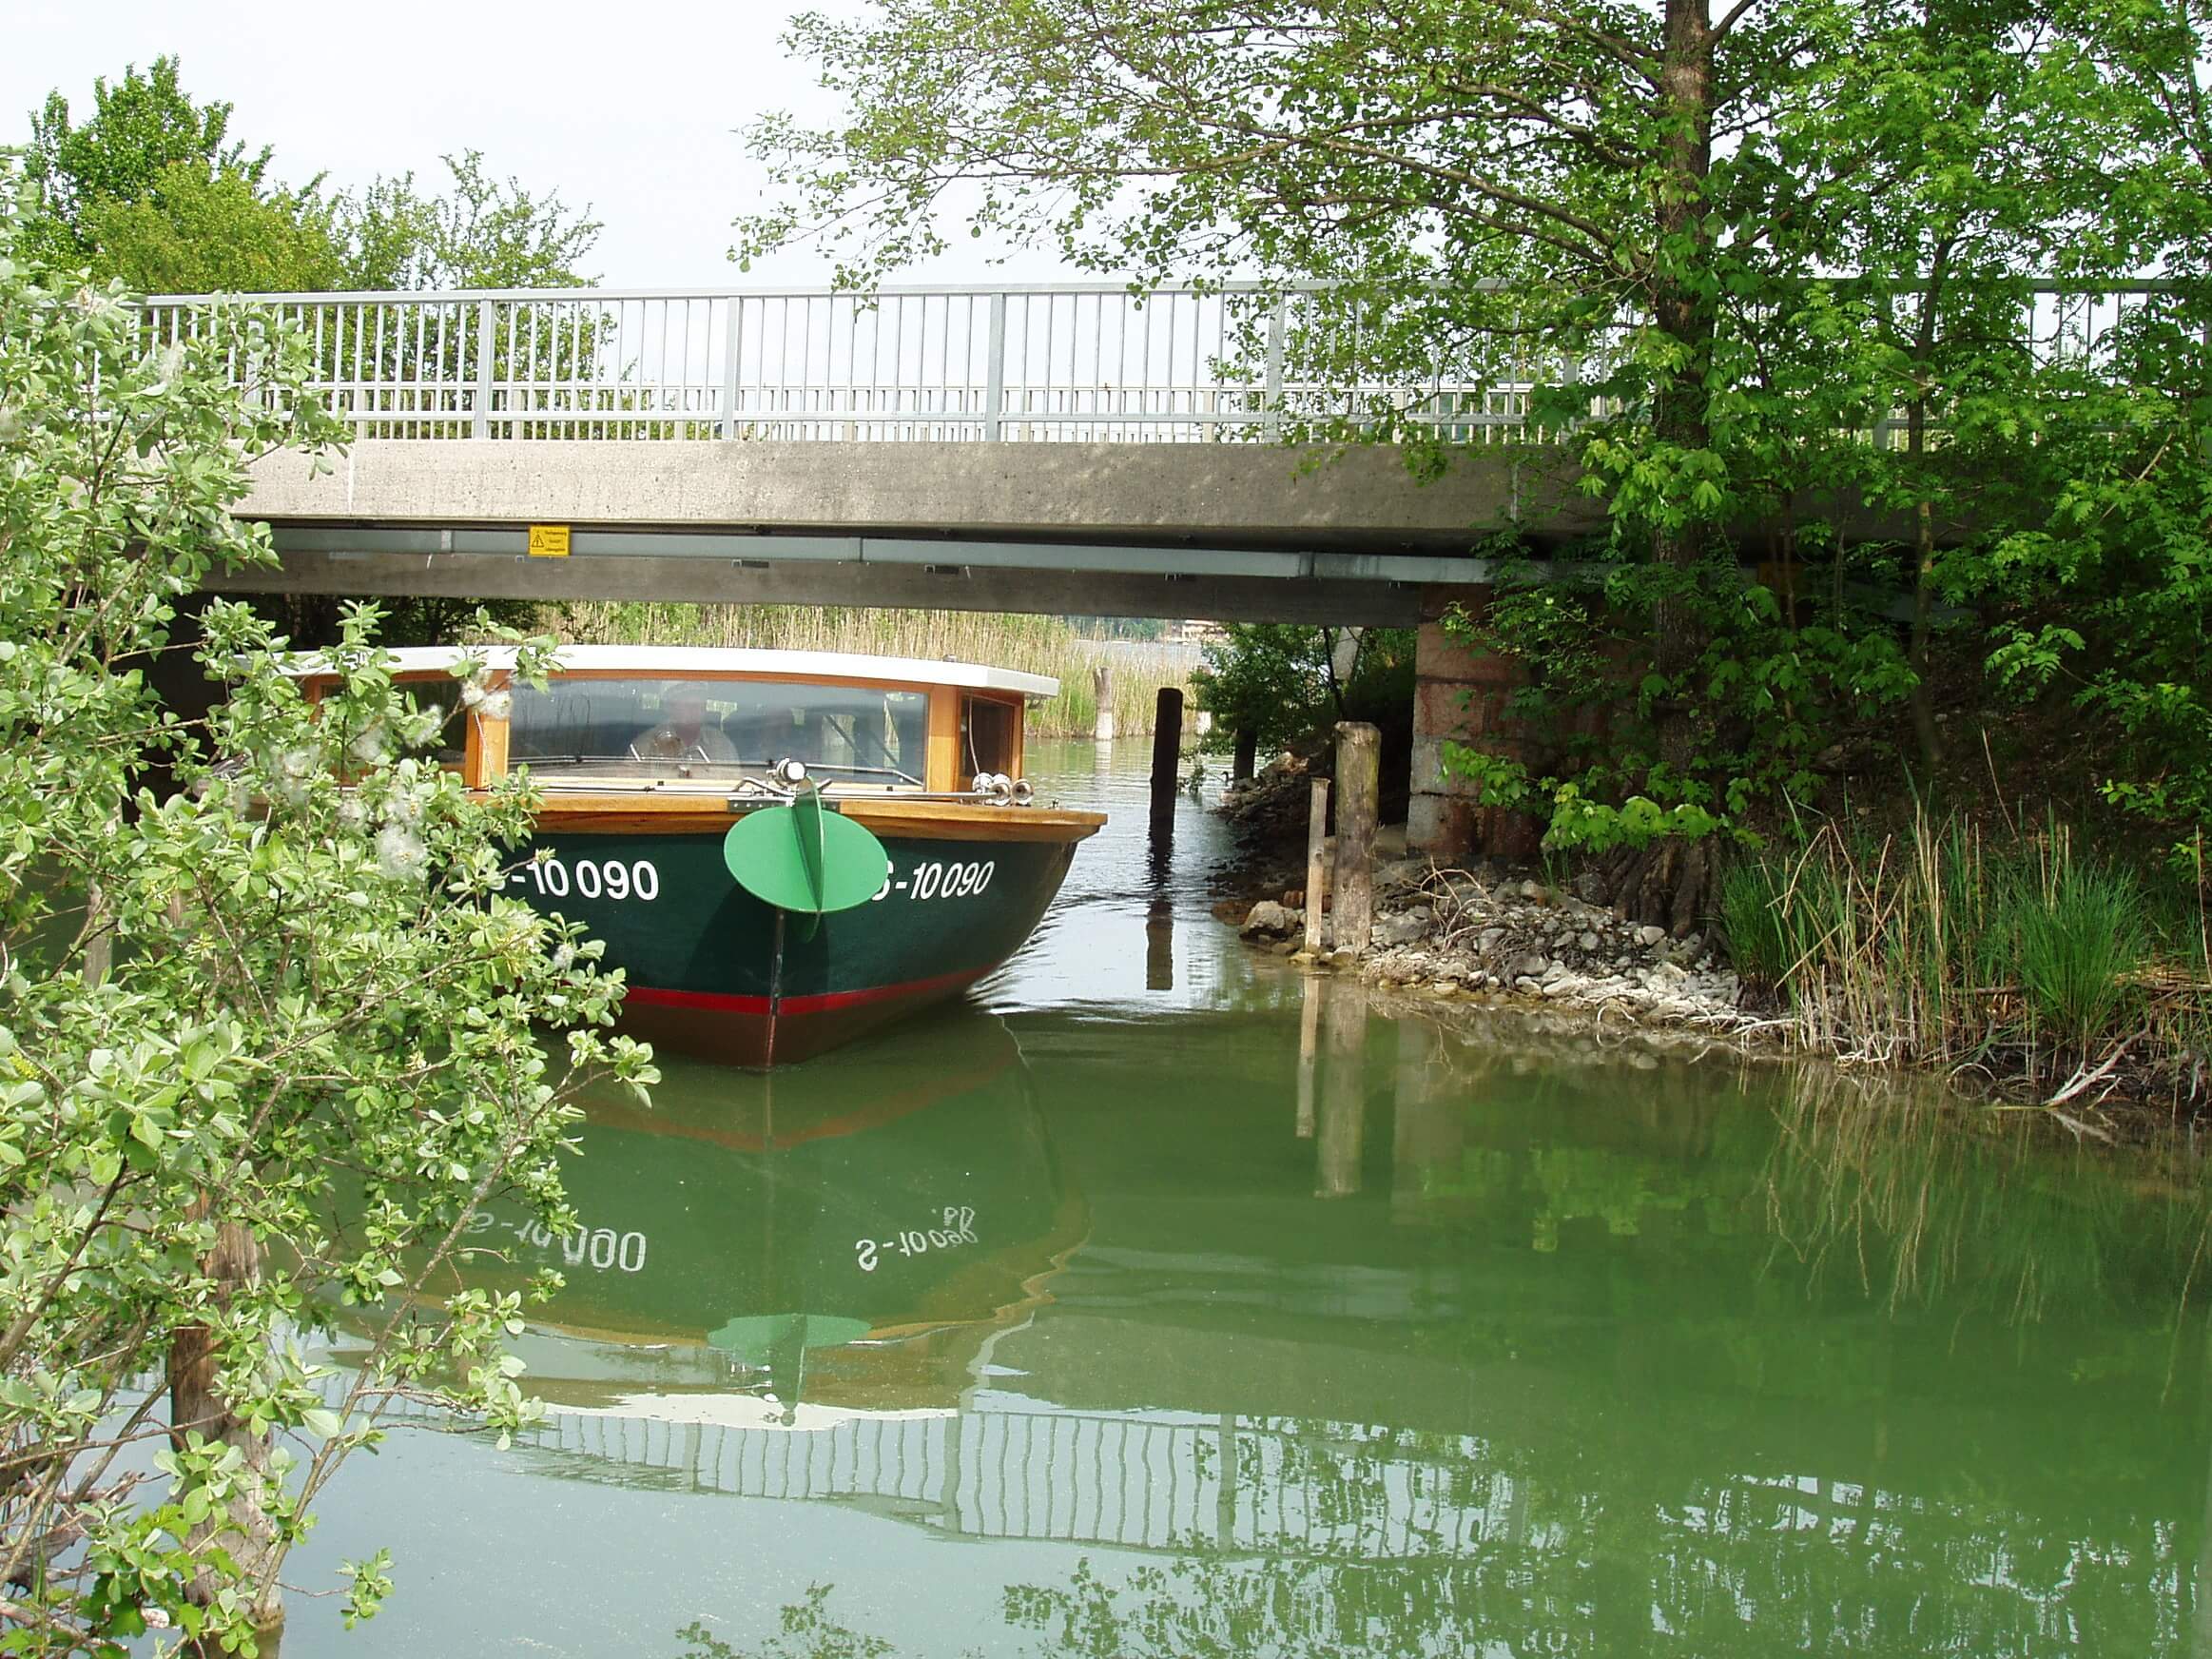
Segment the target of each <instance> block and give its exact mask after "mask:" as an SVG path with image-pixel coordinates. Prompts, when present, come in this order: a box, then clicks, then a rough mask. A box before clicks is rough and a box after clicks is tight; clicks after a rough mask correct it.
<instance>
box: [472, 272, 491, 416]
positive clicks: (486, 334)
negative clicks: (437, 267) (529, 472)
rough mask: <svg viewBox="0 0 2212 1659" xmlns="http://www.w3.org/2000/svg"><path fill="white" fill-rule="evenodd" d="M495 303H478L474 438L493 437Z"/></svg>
mask: <svg viewBox="0 0 2212 1659" xmlns="http://www.w3.org/2000/svg"><path fill="white" fill-rule="evenodd" d="M494 303H495V302H493V301H490V300H478V301H477V302H476V408H475V417H476V418H475V424H474V427H473V429H472V431H471V433H470V436H471V437H473V438H489V437H491V436H492V363H493V355H492V308H493V305H494Z"/></svg>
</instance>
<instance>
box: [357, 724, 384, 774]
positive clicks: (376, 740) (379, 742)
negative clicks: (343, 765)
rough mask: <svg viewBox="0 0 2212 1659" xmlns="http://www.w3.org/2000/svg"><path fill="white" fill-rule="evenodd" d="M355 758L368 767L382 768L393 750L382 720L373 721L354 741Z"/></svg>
mask: <svg viewBox="0 0 2212 1659" xmlns="http://www.w3.org/2000/svg"><path fill="white" fill-rule="evenodd" d="M351 747H352V751H353V757H354V758H355V759H356V760H358V761H360V762H362V763H363V764H364V765H367V766H381V765H383V764H384V761H385V759H386V757H387V756H388V755H389V754H390V752H391V749H390V745H389V742H388V740H387V738H386V736H385V732H384V723H383V722H382V721H381V720H372V721H370V722H369V724H368V726H367V727H366V728H364V729H363V730H362V732H361V734H360V735H359V737H356V738H355V739H354V740H353V744H352V746H351Z"/></svg>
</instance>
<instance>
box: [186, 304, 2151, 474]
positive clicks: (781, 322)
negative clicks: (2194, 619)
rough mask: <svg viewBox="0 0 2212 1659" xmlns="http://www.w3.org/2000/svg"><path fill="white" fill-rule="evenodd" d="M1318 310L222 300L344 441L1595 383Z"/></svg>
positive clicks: (742, 433)
mask: <svg viewBox="0 0 2212 1659" xmlns="http://www.w3.org/2000/svg"><path fill="white" fill-rule="evenodd" d="M2156 291H2157V290H2156V289H2155V287H2154V285H2153V284H2149V283H2134V284H2116V285H2115V286H2114V287H2113V289H2112V290H2111V291H2109V292H2098V293H2083V292H2079V291H2074V290H2068V289H2066V288H2063V287H2061V286H2060V285H2057V284H2042V285H2039V287H2038V289H2037V291H2036V297H2035V301H2034V303H2033V306H2032V307H2031V314H2030V315H2029V316H2028V318H2026V319H2024V320H2023V329H2022V337H2023V340H2024V342H2025V343H2026V344H2027V345H2028V348H2029V349H2032V350H2034V351H2037V352H2039V353H2049V352H2069V353H2070V352H2079V353H2093V352H2095V351H2096V350H2098V349H2099V342H2102V341H2104V340H2105V338H2106V337H2107V336H2108V334H2109V332H2110V330H2111V328H2112V326H2113V324H2114V323H2116V322H2118V321H2120V319H2121V318H2122V317H2123V316H2124V315H2125V312H2126V311H2127V309H2128V308H2129V307H2130V306H2131V305H2133V304H2135V303H2139V302H2140V300H2141V299H2142V298H2143V297H2144V296H2145V295H2148V294H2150V293H2153V292H2156ZM1323 292H1324V290H1323V289H1322V288H1320V287H1319V286H1318V285H1312V284H1308V285H1304V286H1298V285H1292V286H1290V287H1271V288H1263V287H1260V286H1257V285H1252V284H1229V285H1225V286H1213V287H1206V288H1198V287H1167V288H1156V289H1153V290H1150V291H1147V292H1144V293H1141V294H1140V293H1133V292H1132V291H1131V290H1130V289H1128V288H1127V287H1126V286H1119V285H1116V284H1113V283H1054V284H1044V285H1037V286H1028V287H1004V288H983V289H966V288H944V287H892V288H884V289H882V290H880V291H878V292H877V293H875V294H873V295H866V296H863V295H855V294H851V293H842V292H836V291H831V290H827V289H820V290H806V291H791V292H784V293H741V292H728V291H716V290H689V291H664V292H648V291H631V290H614V289H598V288H573V289H514V290H504V291H497V292H490V291H481V292H479V291H469V292H459V291H456V292H431V291H425V292H417V293H366V294H363V293H356V294H272V295H259V296H247V297H246V298H248V299H251V300H255V301H257V302H259V303H265V304H267V305H270V306H272V307H274V308H276V309H277V310H278V311H279V312H280V313H281V315H282V316H283V317H284V318H285V319H286V320H288V321H289V322H293V323H294V324H296V325H297V326H298V327H299V329H300V330H301V333H302V335H303V336H304V337H305V338H306V340H307V342H308V343H309V346H310V349H311V351H312V353H313V357H314V361H315V365H316V375H315V379H314V381H313V384H314V388H315V390H316V392H317V393H318V395H320V397H322V398H323V399H324V400H326V402H327V404H328V406H329V408H330V409H331V410H332V411H333V412H334V413H336V414H339V415H341V416H343V417H344V418H346V419H347V420H349V421H350V422H351V423H352V425H353V427H354V430H355V433H356V434H357V436H359V437H361V438H398V439H456V438H474V439H748V438H752V439H785V440H789V439H800V440H846V441H850V440H868V441H875V442H883V441H917V440H935V441H955V442H959V441H978V440H980V441H996V440H1027V441H1069V440H1078V439H1091V440H1096V439H1109V440H1117V441H1128V442H1149V443H1174V442H1208V441H1232V440H1245V441H1252V440H1263V441H1264V440H1270V439H1276V438H1279V437H1281V436H1283V435H1284V434H1285V432H1286V430H1296V429H1299V428H1302V427H1310V426H1313V425H1317V424H1323V423H1328V422H1331V421H1349V422H1350V423H1352V424H1354V425H1365V424H1369V423H1372V422H1374V421H1376V420H1382V419H1394V420H1402V421H1405V422H1407V423H1410V424H1416V425H1426V426H1432V427H1435V428H1438V429H1439V430H1440V431H1441V433H1442V435H1443V436H1444V437H1446V439H1449V440H1451V441H1454V442H1459V443H1480V442H1487V441H1501V440H1508V439H1520V438H1522V437H1523V436H1524V435H1525V434H1526V431H1527V418H1528V414H1529V400H1530V396H1531V393H1532V391H1533V390H1534V388H1535V387H1536V386H1538V385H1540V384H1544V385H1557V384H1562V383H1563V384H1575V383H1578V382H1580V381H1594V380H1595V379H1596V378H1597V375H1596V371H1597V370H1598V369H1599V368H1600V367H1601V364H1600V363H1597V362H1590V363H1558V362H1547V363H1539V362H1537V361H1512V360H1510V359H1507V360H1504V361H1495V360H1493V361H1486V362H1484V363H1483V364H1482V366H1481V368H1480V370H1479V371H1478V370H1477V369H1475V368H1474V367H1473V366H1471V364H1470V362H1469V361H1466V358H1465V354H1464V353H1463V354H1461V357H1462V361H1458V362H1456V363H1455V362H1452V361H1440V362H1439V364H1438V366H1437V367H1436V368H1435V369H1434V370H1433V371H1432V372H1431V373H1430V374H1429V375H1427V376H1426V377H1425V378H1423V379H1421V380H1420V381H1418V382H1417V383H1408V382H1407V381H1405V380H1403V379H1389V378H1382V377H1376V376H1372V375H1369V374H1363V373H1362V372H1361V370H1360V368H1359V363H1360V361H1361V360H1362V357H1363V353H1362V350H1361V346H1360V342H1359V341H1358V339H1357V338H1355V337H1353V335H1352V334H1351V333H1350V332H1349V330H1350V329H1351V328H1352V325H1350V324H1348V323H1346V322H1343V321H1342V320H1341V319H1335V318H1332V317H1330V316H1329V314H1328V313H1327V311H1326V309H1325V308H1324V307H1322V306H1321V305H1319V304H1318V303H1317V302H1318V301H1319V299H1320V297H1321V295H1322V294H1323ZM209 303H210V302H209V300H208V298H207V297H205V296H193V295H167V296H160V297H156V298H154V299H151V300H148V301H147V302H146V316H147V326H148V330H149V333H150V335H151V337H152V340H153V342H154V343H157V344H165V343H168V342H175V341H178V340H182V339H184V338H186V337H188V336H190V335H191V334H192V333H193V332H194V330H195V329H196V328H197V327H198V326H199V325H200V319H201V318H202V317H203V316H204V312H205V309H206V307H207V306H208V304H209ZM1445 355H1446V354H1444V353H1442V352H1440V357H1442V356H1445ZM1321 363H1326V364H1328V365H1329V366H1328V368H1327V370H1326V371H1323V370H1321V369H1318V368H1314V367H1311V366H1310V365H1315V364H1321ZM1301 365H1309V366H1307V367H1304V368H1302V367H1301ZM1885 424H1886V423H1885ZM1880 436H1881V434H1880V432H1879V430H1877V433H1876V437H1877V440H1879V438H1880Z"/></svg>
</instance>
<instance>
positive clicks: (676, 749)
mask: <svg viewBox="0 0 2212 1659" xmlns="http://www.w3.org/2000/svg"><path fill="white" fill-rule="evenodd" d="M661 707H662V712H664V713H665V714H666V715H667V718H666V719H664V720H662V722H661V723H660V724H659V725H658V726H655V727H654V728H653V729H652V730H651V731H650V732H647V733H646V734H645V735H644V736H642V737H640V738H639V739H638V740H637V741H636V742H635V743H633V744H631V750H632V751H633V752H635V754H636V755H637V757H638V758H639V759H640V760H705V761H712V762H715V763H717V764H723V765H734V764H735V763H736V761H737V751H736V750H735V749H734V748H733V747H731V745H730V741H729V739H728V738H727V737H725V736H723V735H722V732H721V730H720V728H718V727H713V726H709V725H708V724H707V694H706V693H704V692H702V691H701V690H700V689H699V688H698V687H697V686H678V687H677V688H676V689H675V690H674V691H672V692H670V693H669V700H668V701H667V702H666V703H664V704H663V705H662V706H661Z"/></svg>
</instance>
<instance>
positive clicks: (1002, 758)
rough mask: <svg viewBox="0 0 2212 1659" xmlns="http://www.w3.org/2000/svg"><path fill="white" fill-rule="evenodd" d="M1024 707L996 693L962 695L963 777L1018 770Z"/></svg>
mask: <svg viewBox="0 0 2212 1659" xmlns="http://www.w3.org/2000/svg"><path fill="white" fill-rule="evenodd" d="M1020 732H1021V711H1020V710H1019V709H1018V708H1016V707H1015V706H1014V705H1013V704H1012V703H1001V702H999V701H998V700H997V699H996V698H993V697H962V698H961V699H960V760H961V764H962V766H963V768H964V769H965V771H964V776H963V779H962V781H963V782H969V781H972V780H973V779H974V778H975V777H976V775H977V774H978V773H980V772H986V771H990V772H1006V773H1011V772H1012V771H1014V766H1015V761H1016V758H1017V757H1018V756H1019V753H1020V742H1019V738H1020Z"/></svg>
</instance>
